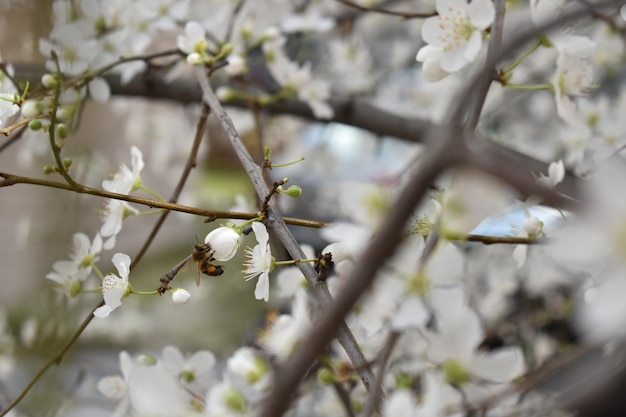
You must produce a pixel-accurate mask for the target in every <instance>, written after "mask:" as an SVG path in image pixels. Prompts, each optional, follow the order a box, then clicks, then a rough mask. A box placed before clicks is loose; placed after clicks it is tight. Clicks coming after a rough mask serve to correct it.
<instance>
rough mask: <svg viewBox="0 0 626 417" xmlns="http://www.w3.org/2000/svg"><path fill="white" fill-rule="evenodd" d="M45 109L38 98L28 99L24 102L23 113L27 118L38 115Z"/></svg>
mask: <svg viewBox="0 0 626 417" xmlns="http://www.w3.org/2000/svg"><path fill="white" fill-rule="evenodd" d="M42 110H43V105H42V104H41V103H40V102H39V101H38V100H26V101H25V102H24V103H22V114H23V115H24V117H26V118H27V119H32V118H33V117H37V116H38V115H39V114H40V113H41V111H42Z"/></svg>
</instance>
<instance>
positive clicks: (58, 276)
mask: <svg viewBox="0 0 626 417" xmlns="http://www.w3.org/2000/svg"><path fill="white" fill-rule="evenodd" d="M52 269H53V271H52V272H50V273H48V275H46V278H47V279H49V280H50V281H53V282H55V283H56V285H57V287H58V289H59V290H61V291H62V292H64V293H65V294H66V295H67V296H69V297H72V298H73V297H76V296H77V295H78V294H79V293H80V291H81V290H82V287H83V282H84V281H85V280H86V279H87V277H88V276H89V273H90V272H91V269H86V268H78V267H77V266H76V264H75V263H74V262H72V261H57V262H55V263H54V264H53V265H52Z"/></svg>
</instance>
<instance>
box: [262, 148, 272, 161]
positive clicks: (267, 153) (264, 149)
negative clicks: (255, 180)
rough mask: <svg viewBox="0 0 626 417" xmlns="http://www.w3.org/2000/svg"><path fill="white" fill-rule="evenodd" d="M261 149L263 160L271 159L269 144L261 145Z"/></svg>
mask: <svg viewBox="0 0 626 417" xmlns="http://www.w3.org/2000/svg"><path fill="white" fill-rule="evenodd" d="M263 151H264V152H265V160H267V161H271V160H272V150H271V149H270V148H269V146H264V147H263Z"/></svg>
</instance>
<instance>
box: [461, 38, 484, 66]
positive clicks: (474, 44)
mask: <svg viewBox="0 0 626 417" xmlns="http://www.w3.org/2000/svg"><path fill="white" fill-rule="evenodd" d="M482 45H483V39H482V35H481V33H480V32H479V31H477V30H475V31H474V32H473V33H472V36H471V37H470V38H469V40H468V41H467V45H466V46H465V53H464V56H465V59H466V60H467V61H468V62H474V61H475V60H476V57H477V56H478V53H479V52H480V48H481V47H482Z"/></svg>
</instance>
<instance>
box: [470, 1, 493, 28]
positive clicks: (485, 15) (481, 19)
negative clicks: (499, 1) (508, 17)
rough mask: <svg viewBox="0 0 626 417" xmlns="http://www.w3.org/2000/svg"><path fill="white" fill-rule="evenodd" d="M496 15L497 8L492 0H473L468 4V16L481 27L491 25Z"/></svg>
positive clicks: (475, 24)
mask: <svg viewBox="0 0 626 417" xmlns="http://www.w3.org/2000/svg"><path fill="white" fill-rule="evenodd" d="M495 16H496V9H495V7H494V6H493V1H492V0H472V2H471V3H470V4H469V5H468V6H467V17H468V18H469V19H470V20H471V21H472V23H473V24H474V26H476V27H478V28H480V29H486V28H487V27H488V26H489V25H491V24H492V23H493V19H494V17H495Z"/></svg>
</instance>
